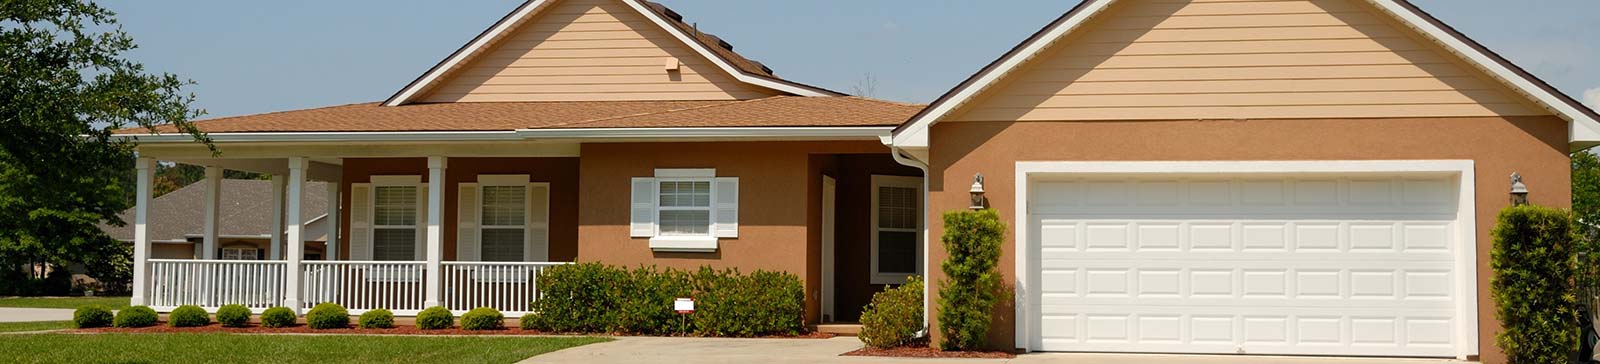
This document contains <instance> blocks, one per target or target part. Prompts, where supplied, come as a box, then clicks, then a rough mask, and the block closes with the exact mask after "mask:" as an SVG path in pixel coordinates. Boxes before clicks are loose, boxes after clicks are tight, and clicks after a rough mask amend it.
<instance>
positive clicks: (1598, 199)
mask: <svg viewBox="0 0 1600 364" xmlns="http://www.w3.org/2000/svg"><path fill="white" fill-rule="evenodd" d="M1594 151H1595V150H1590V151H1583V152H1577V153H1572V213H1573V215H1574V217H1576V218H1577V220H1578V223H1579V232H1580V233H1582V234H1583V235H1584V236H1587V237H1589V240H1590V241H1592V242H1595V243H1600V159H1597V158H1596V157H1595V155H1594Z"/></svg>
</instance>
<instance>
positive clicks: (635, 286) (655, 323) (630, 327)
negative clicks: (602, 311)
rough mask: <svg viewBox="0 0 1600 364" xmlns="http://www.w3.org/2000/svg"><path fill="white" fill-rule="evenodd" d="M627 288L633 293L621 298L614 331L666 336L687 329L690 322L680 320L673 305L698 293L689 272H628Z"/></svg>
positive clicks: (651, 270)
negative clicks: (695, 291)
mask: <svg viewBox="0 0 1600 364" xmlns="http://www.w3.org/2000/svg"><path fill="white" fill-rule="evenodd" d="M627 285H628V292H629V293H628V294H624V295H622V297H621V298H620V302H619V303H620V305H619V306H618V311H617V313H616V314H617V316H616V325H615V327H614V328H613V330H614V331H619V332H625V333H631V334H643V335H663V334H672V333H677V332H678V331H679V330H680V329H684V328H686V326H687V321H686V320H685V319H684V318H681V317H678V313H677V311H674V310H673V309H672V301H673V300H675V299H677V298H679V297H689V296H690V295H691V294H692V293H693V292H694V280H693V279H692V277H691V276H690V275H689V272H685V271H681V270H677V269H671V268H668V269H666V270H661V271H657V270H656V269H655V267H638V268H634V269H633V270H632V271H630V272H628V282H627Z"/></svg>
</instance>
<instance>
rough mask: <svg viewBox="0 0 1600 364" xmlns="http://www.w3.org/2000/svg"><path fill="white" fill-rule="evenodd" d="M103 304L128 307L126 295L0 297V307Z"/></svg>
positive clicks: (67, 306)
mask: <svg viewBox="0 0 1600 364" xmlns="http://www.w3.org/2000/svg"><path fill="white" fill-rule="evenodd" d="M83 305H104V306H106V307H110V308H111V309H113V310H120V309H124V308H128V297H0V307H31V308H78V306H83Z"/></svg>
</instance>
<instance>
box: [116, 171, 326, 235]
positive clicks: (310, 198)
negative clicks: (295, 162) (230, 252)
mask: <svg viewBox="0 0 1600 364" xmlns="http://www.w3.org/2000/svg"><path fill="white" fill-rule="evenodd" d="M326 189H327V184H326V183H324V182H311V181H307V182H306V185H305V190H306V191H324V190H326ZM221 207H222V209H221V211H219V213H218V219H219V220H218V221H219V224H220V225H219V226H218V230H217V234H218V235H221V236H225V237H257V238H268V237H270V236H271V234H272V210H273V208H272V181H263V180H241V179H224V180H222V206H221ZM327 213H328V198H327V195H326V194H324V193H318V192H308V193H306V194H305V200H304V201H303V202H302V203H301V204H300V216H304V217H306V224H307V225H306V239H305V240H306V241H327V231H328V229H327V222H326V220H327V219H324V218H323V217H324V216H326V215H327ZM118 216H121V217H122V220H123V221H125V222H127V223H128V224H127V225H126V226H120V227H118V226H108V225H101V227H100V228H101V229H102V230H105V232H106V233H107V234H110V235H111V237H112V238H115V239H117V240H123V241H132V240H133V221H134V220H133V217H134V216H133V209H128V210H127V211H123V212H122V213H121V214H118ZM148 226H149V229H150V231H149V234H150V241H155V242H183V241H187V240H188V238H189V237H198V236H200V234H201V233H202V232H203V229H204V228H205V183H204V182H199V183H193V184H190V185H188V186H184V187H183V188H180V189H178V190H177V191H172V192H168V193H167V194H165V195H161V196H160V197H156V198H155V199H153V200H151V201H150V221H149V225H148Z"/></svg>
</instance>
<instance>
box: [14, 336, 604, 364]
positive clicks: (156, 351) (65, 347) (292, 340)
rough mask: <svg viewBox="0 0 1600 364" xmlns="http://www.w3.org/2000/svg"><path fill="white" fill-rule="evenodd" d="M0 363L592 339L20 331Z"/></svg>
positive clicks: (412, 353) (235, 358)
mask: <svg viewBox="0 0 1600 364" xmlns="http://www.w3.org/2000/svg"><path fill="white" fill-rule="evenodd" d="M3 338H4V341H5V346H6V348H5V350H0V363H515V362H517V361H520V360H522V359H526V358H528V357H532V356H534V355H539V354H544V353H548V352H552V351H556V350H561V349H566V348H570V347H576V346H581V345H588V344H593V343H599V342H605V341H610V340H611V339H609V338H597V337H486V336H472V337H443V336H345V335H330V336H317V335H305V336H300V335H240V334H220V333H205V334H200V333H192V334H191V333H176V334H25V335H8V336H4V337H3Z"/></svg>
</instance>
